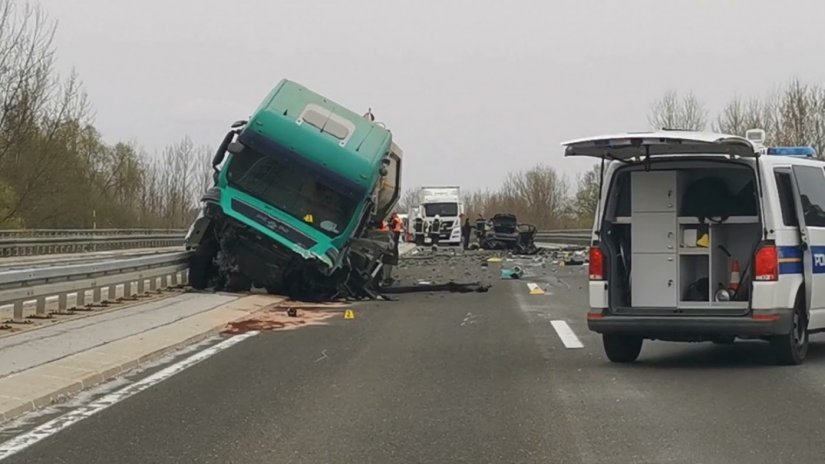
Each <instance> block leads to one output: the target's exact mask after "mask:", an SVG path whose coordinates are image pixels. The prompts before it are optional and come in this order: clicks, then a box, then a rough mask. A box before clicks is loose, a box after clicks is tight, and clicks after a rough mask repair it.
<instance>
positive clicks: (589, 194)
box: [572, 164, 601, 227]
mask: <svg viewBox="0 0 825 464" xmlns="http://www.w3.org/2000/svg"><path fill="white" fill-rule="evenodd" d="M600 175H601V166H600V165H598V164H597V165H595V166H593V167H592V168H591V169H590V170H588V171H586V172H585V173H584V174H580V175H579V176H577V180H576V183H577V185H578V188H577V190H576V196H575V197H574V198H573V200H572V210H573V211H572V212H573V221H574V224H575V225H576V226H578V227H589V226H590V225H591V224H592V223H593V218H594V217H595V215H596V207H597V206H598V204H599V181H600V179H599V177H600Z"/></svg>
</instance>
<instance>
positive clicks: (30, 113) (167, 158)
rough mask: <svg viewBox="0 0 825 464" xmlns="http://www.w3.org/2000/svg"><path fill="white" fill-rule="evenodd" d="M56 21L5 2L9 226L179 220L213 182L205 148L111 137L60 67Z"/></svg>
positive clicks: (4, 203) (1, 187) (2, 117)
mask: <svg viewBox="0 0 825 464" xmlns="http://www.w3.org/2000/svg"><path fill="white" fill-rule="evenodd" d="M55 29H56V23H55V22H54V21H52V20H50V19H49V18H48V16H47V15H46V13H45V12H44V11H43V10H42V9H41V8H39V7H38V6H32V5H31V4H16V3H15V2H14V1H12V0H0V228H21V227H26V228H91V227H98V228H110V227H111V228H115V227H117V228H123V227H152V228H180V227H185V226H188V224H189V223H190V222H191V220H192V217H193V214H194V212H195V211H196V207H197V198H198V196H199V195H200V194H201V193H202V192H203V190H204V189H205V188H206V187H207V185H208V182H209V178H210V173H209V159H210V158H211V154H210V153H209V150H208V149H207V148H205V147H197V146H195V144H194V143H193V142H192V141H191V140H190V139H189V138H187V137H183V138H182V139H181V140H180V141H178V142H176V143H174V144H172V145H170V146H168V147H167V148H166V149H164V150H163V151H162V152H161V153H147V152H146V151H144V150H142V149H141V148H140V147H139V146H138V145H137V144H135V143H130V142H117V143H113V144H112V143H106V142H105V141H104V140H103V138H102V137H101V134H100V133H99V132H98V130H97V129H96V128H95V126H94V123H93V119H92V109H91V105H90V102H89V101H88V98H87V96H86V94H85V93H84V92H83V88H82V85H81V83H80V80H79V78H78V76H77V75H76V74H74V73H73V74H71V75H69V76H60V75H59V74H58V72H57V71H56V70H55V57H56V49H55V45H54V35H55Z"/></svg>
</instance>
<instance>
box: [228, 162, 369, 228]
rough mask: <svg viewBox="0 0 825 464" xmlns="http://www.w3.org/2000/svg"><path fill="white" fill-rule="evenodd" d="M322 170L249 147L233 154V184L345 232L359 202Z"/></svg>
mask: <svg viewBox="0 0 825 464" xmlns="http://www.w3.org/2000/svg"><path fill="white" fill-rule="evenodd" d="M325 177H326V176H323V175H322V173H321V171H320V170H315V169H311V168H307V167H306V166H303V165H300V164H298V163H296V162H294V161H291V160H289V159H288V158H287V157H277V156H269V155H263V154H261V153H257V152H255V151H253V150H251V149H249V148H246V149H244V151H242V152H241V153H238V154H237V155H234V156H233V157H232V160H231V163H230V165H229V171H228V172H227V178H228V179H229V184H230V185H231V186H233V187H235V188H237V189H238V190H241V191H242V192H245V193H248V194H249V195H252V196H254V197H255V198H257V199H259V200H262V201H264V202H266V203H268V204H270V205H272V206H274V207H276V208H278V209H280V210H282V211H284V212H286V213H287V214H289V215H291V216H293V217H295V218H298V219H300V220H302V221H304V222H305V223H307V224H309V225H310V226H312V227H313V228H315V229H317V230H320V231H321V232H323V233H324V234H326V235H328V236H330V237H336V236H338V235H340V234H341V232H343V230H344V229H345V228H346V226H347V224H348V223H349V222H350V219H351V218H352V214H353V212H354V211H355V208H356V207H357V202H356V201H355V200H354V199H352V198H351V197H350V196H347V195H345V194H343V193H341V192H339V191H337V190H336V188H335V185H334V183H333V182H330V181H329V180H328V179H326V178H325Z"/></svg>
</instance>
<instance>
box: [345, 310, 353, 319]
mask: <svg viewBox="0 0 825 464" xmlns="http://www.w3.org/2000/svg"><path fill="white" fill-rule="evenodd" d="M344 319H355V311H353V310H351V309H348V310H346V311H344Z"/></svg>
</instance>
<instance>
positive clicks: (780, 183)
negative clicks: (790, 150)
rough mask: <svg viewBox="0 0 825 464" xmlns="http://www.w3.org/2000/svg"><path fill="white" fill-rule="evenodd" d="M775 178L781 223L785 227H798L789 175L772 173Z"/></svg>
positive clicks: (788, 173)
mask: <svg viewBox="0 0 825 464" xmlns="http://www.w3.org/2000/svg"><path fill="white" fill-rule="evenodd" d="M773 174H774V176H775V177H776V190H778V191H779V207H780V209H781V210H782V223H783V224H785V225H786V226H793V227H799V220H797V218H796V206H794V203H793V184H791V173H790V172H781V171H774V173H773Z"/></svg>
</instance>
